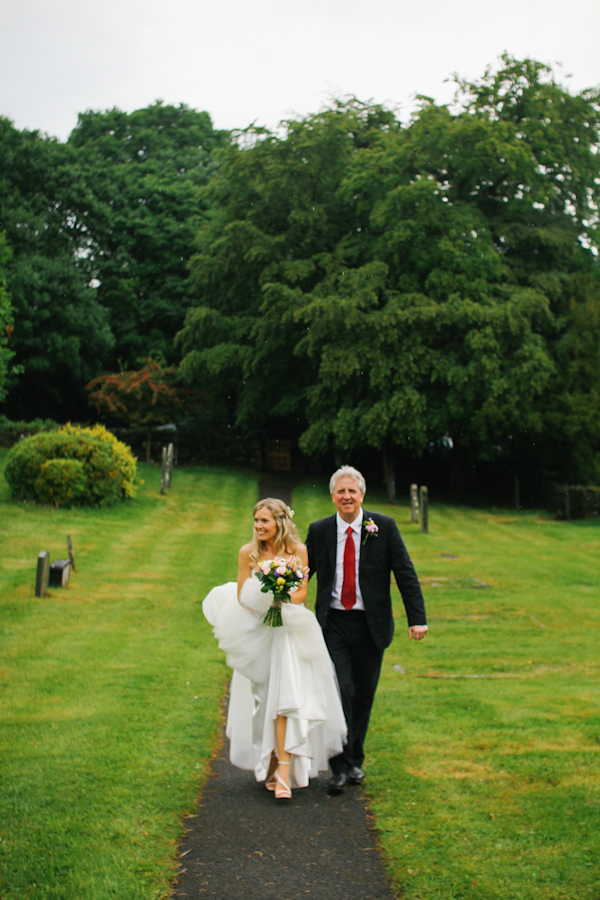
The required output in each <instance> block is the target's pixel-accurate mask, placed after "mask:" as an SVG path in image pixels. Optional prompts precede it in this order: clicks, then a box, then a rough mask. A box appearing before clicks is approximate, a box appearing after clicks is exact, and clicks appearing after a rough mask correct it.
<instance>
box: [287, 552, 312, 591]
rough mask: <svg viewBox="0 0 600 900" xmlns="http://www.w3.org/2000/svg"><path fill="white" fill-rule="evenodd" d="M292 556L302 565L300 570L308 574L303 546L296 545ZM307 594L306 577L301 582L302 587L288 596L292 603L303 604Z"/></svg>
mask: <svg viewBox="0 0 600 900" xmlns="http://www.w3.org/2000/svg"><path fill="white" fill-rule="evenodd" d="M294 556H297V557H298V559H299V560H300V562H301V563H302V568H303V569H304V570H305V571H306V572H308V553H307V550H306V547H305V546H304V544H296V548H295V550H294ZM307 594H308V576H307V577H306V578H305V579H304V581H303V582H302V587H299V588H298V590H297V591H294V592H293V593H291V594H290V600H291V601H292V603H304V601H305V600H306V595H307Z"/></svg>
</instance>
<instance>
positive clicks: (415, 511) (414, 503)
mask: <svg viewBox="0 0 600 900" xmlns="http://www.w3.org/2000/svg"><path fill="white" fill-rule="evenodd" d="M410 514H411V520H412V521H413V522H414V524H415V525H418V524H419V489H418V487H417V485H416V484H411V486H410Z"/></svg>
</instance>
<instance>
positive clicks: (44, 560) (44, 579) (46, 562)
mask: <svg viewBox="0 0 600 900" xmlns="http://www.w3.org/2000/svg"><path fill="white" fill-rule="evenodd" d="M49 577H50V557H49V555H48V551H47V550H42V552H41V553H40V554H39V556H38V562H37V573H36V576H35V596H36V597H45V596H46V594H47V593H48V578H49Z"/></svg>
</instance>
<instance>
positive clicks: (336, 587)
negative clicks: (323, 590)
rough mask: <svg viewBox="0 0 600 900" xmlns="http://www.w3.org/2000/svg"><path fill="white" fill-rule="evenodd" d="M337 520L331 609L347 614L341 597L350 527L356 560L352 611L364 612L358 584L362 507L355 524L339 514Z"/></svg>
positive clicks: (336, 516) (336, 515)
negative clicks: (347, 532) (359, 610)
mask: <svg viewBox="0 0 600 900" xmlns="http://www.w3.org/2000/svg"><path fill="white" fill-rule="evenodd" d="M335 519H336V523H337V551H336V554H335V579H334V582H333V590H332V592H331V597H332V600H331V609H341V610H343V611H344V612H346V610H345V608H344V607H343V606H342V602H341V600H340V597H341V596H342V584H343V583H344V549H345V547H346V539H347V537H348V535H347V534H346V531H347V530H348V527H350V528H351V529H352V531H353V534H352V538H353V540H354V559H355V565H356V603H355V604H354V606H353V607H351V609H352V610H356V609H362V610H364V608H365V604H364V603H363V598H362V594H361V592H360V585H359V583H358V563H359V560H360V539H361V536H362V521H363V511H362V507H361V510H360V512H359V514H358V515H357V517H356V518H355V520H354V522H344V520H343V519H342V517H341V516H340V514H339V513H336V514H335Z"/></svg>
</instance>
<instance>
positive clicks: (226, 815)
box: [172, 474, 396, 900]
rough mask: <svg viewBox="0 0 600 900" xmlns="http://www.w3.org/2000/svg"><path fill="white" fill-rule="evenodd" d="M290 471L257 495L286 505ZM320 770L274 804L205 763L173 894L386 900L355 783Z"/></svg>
mask: <svg viewBox="0 0 600 900" xmlns="http://www.w3.org/2000/svg"><path fill="white" fill-rule="evenodd" d="M292 487H293V481H292V479H290V477H289V476H287V475H285V474H282V475H271V476H266V477H263V478H262V479H261V482H260V486H259V497H266V496H269V495H270V496H274V497H280V498H281V499H282V500H283V501H284V502H286V503H290V502H291V494H292ZM327 781H328V776H327V775H326V774H324V773H323V774H322V775H321V776H320V777H319V778H317V779H314V780H313V781H311V783H310V786H309V787H307V788H302V789H300V790H295V791H294V792H293V797H292V799H291V800H290V801H287V802H283V801H280V802H278V801H277V800H275V797H274V795H273V794H272V793H271V792H270V791H267V790H266V789H265V787H264V785H263V784H257V783H256V781H255V779H254V774H253V773H252V772H246V771H242V770H241V769H236V768H235V767H234V766H232V765H231V763H230V762H229V742H228V741H227V739H226V738H225V736H223V741H222V746H221V749H220V750H219V752H218V753H217V755H216V757H215V759H214V760H213V762H212V764H211V770H210V773H209V776H208V778H207V780H206V785H205V787H204V789H203V791H202V797H201V800H200V805H199V807H198V812H197V813H196V815H194V816H188V817H187V818H186V820H185V826H186V833H185V836H184V839H183V840H182V842H181V846H180V848H179V853H180V867H179V873H178V876H177V879H176V882H175V884H174V886H173V889H172V898H173V900H187V898H202V900H211V898H214V900H266V898H270V897H276V898H277V900H394V898H395V897H396V895H395V894H394V893H393V892H392V890H391V888H390V884H389V881H388V878H387V876H386V874H385V869H384V866H383V861H382V859H381V857H380V855H379V851H378V848H377V843H376V840H375V829H374V826H373V820H372V818H371V816H370V815H369V813H368V810H367V804H366V800H365V797H364V795H363V792H362V789H361V788H360V787H356V786H352V787H348V789H347V790H346V792H345V793H344V794H341V795H339V796H336V797H330V796H329V795H328V794H327V790H326V788H327Z"/></svg>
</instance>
